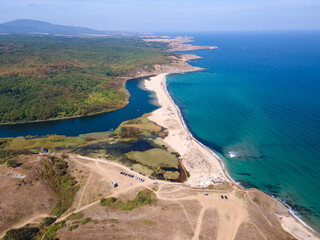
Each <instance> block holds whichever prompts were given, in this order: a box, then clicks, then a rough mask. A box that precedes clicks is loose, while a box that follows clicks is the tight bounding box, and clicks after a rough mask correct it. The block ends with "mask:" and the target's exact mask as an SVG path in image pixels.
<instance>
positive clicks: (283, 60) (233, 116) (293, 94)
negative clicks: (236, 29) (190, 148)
mask: <svg viewBox="0 0 320 240" xmlns="http://www.w3.org/2000/svg"><path fill="white" fill-rule="evenodd" d="M180 35H181V34H180ZM183 35H188V36H190V35H191V36H194V38H195V39H194V40H195V42H194V44H198V45H217V46H218V47H219V48H218V49H217V50H199V51H192V52H190V53H194V54H197V55H199V56H201V57H203V58H202V59H201V60H196V61H193V62H191V64H192V65H195V66H199V67H203V68H206V69H207V70H205V71H202V72H195V73H188V74H181V75H170V76H168V77H167V86H168V90H169V92H170V94H171V95H172V98H173V100H174V101H175V102H176V104H177V105H178V106H179V107H180V109H181V112H182V115H183V117H184V119H185V121H186V123H187V126H188V128H189V129H190V131H191V132H192V133H193V134H194V136H195V137H196V138H198V139H199V140H200V141H201V142H202V143H204V144H205V145H207V146H209V147H210V148H212V149H213V150H214V151H216V152H218V153H219V154H220V155H221V156H222V157H223V160H224V162H225V165H226V168H227V170H228V172H229V174H230V175H231V177H232V178H233V179H235V180H236V181H237V182H239V183H240V184H241V185H242V186H244V187H256V188H258V189H260V190H262V191H264V192H266V193H268V194H270V195H272V196H274V197H276V198H278V199H281V200H282V201H284V202H285V203H286V204H288V205H289V206H290V207H291V208H292V210H293V211H294V212H295V213H296V214H297V215H298V216H299V217H300V218H301V219H302V220H303V221H305V222H306V223H307V224H308V225H309V226H311V227H312V228H313V229H315V230H316V231H318V232H320V32H259V33H184V34H183Z"/></svg>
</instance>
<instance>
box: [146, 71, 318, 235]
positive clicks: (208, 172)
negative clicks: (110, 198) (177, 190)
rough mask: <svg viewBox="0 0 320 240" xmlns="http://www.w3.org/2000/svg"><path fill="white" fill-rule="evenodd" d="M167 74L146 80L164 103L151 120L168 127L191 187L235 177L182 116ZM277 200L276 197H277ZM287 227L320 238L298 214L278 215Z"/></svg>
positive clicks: (148, 85) (170, 143) (168, 142)
mask: <svg viewBox="0 0 320 240" xmlns="http://www.w3.org/2000/svg"><path fill="white" fill-rule="evenodd" d="M166 75H167V74H159V75H157V76H155V77H151V78H150V79H149V80H145V87H146V88H147V89H148V90H150V91H154V92H155V93H156V95H157V98H158V103H159V105H160V106H161V107H160V108H159V109H157V110H155V111H154V112H152V114H151V116H150V117H149V119H150V120H152V121H154V122H156V123H157V124H159V125H160V126H163V127H165V128H167V129H168V131H169V134H168V136H167V137H166V138H165V139H164V141H165V142H166V143H167V144H168V145H169V146H170V147H171V148H172V149H173V150H174V151H176V152H178V153H179V154H180V155H181V158H182V163H183V164H184V166H185V168H186V169H187V171H188V172H189V173H190V178H189V179H188V181H187V182H186V183H187V184H188V185H190V186H192V187H199V186H200V183H205V182H210V183H212V181H217V180H219V179H220V180H222V181H227V182H230V181H232V179H231V178H230V177H229V176H228V174H227V172H226V171H225V170H224V166H223V163H222V162H221V161H220V159H219V158H218V157H217V156H216V155H215V154H214V153H213V152H212V151H211V150H210V149H208V148H207V147H205V146H204V145H202V144H200V143H199V142H198V141H197V140H196V139H195V138H193V136H192V135H191V134H190V132H189V131H188V129H187V127H186V125H185V123H184V120H183V119H182V117H181V114H180V110H179V108H178V107H177V106H176V105H175V104H174V102H173V101H172V99H171V97H170V95H169V93H168V91H167V88H166ZM274 201H276V200H275V199H274ZM277 217H278V219H279V221H281V225H282V227H283V229H284V230H286V231H287V232H289V233H290V234H291V235H293V236H294V237H295V238H297V239H320V238H319V237H318V236H317V235H316V234H315V233H314V232H312V230H310V229H309V228H307V227H306V226H305V225H303V224H302V223H301V222H300V221H299V220H298V219H297V218H296V217H295V216H293V215H292V214H290V212H289V210H288V214H285V215H281V216H280V215H279V216H277Z"/></svg>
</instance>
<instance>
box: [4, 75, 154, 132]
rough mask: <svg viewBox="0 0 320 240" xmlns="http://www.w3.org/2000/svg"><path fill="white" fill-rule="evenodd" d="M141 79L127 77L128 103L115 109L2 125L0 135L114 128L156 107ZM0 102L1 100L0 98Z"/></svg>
mask: <svg viewBox="0 0 320 240" xmlns="http://www.w3.org/2000/svg"><path fill="white" fill-rule="evenodd" d="M141 81H143V80H141V79H134V80H129V81H127V84H126V87H127V89H128V91H129V92H130V94H131V97H130V99H129V104H128V105H127V106H126V107H125V108H122V109H120V110H118V111H115V112H110V113H105V114H100V115H95V116H90V117H82V118H75V119H67V120H59V121H48V122H37V123H26V124H15V125H2V126H0V138H4V137H18V136H27V135H31V136H36V135H38V136H45V135H47V134H59V135H67V136H78V135H79V134H84V133H90V132H105V131H109V130H110V129H116V128H117V127H118V126H119V125H120V123H122V122H123V121H127V120H129V119H134V118H138V117H141V116H142V115H143V114H145V113H149V112H152V111H153V110H155V109H156V108H157V106H155V104H153V102H154V97H153V95H152V94H151V93H150V92H148V91H146V90H143V89H142V88H140V87H139V84H140V83H141ZM0 102H1V101H0Z"/></svg>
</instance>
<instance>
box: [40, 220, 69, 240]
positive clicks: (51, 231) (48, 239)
mask: <svg viewBox="0 0 320 240" xmlns="http://www.w3.org/2000/svg"><path fill="white" fill-rule="evenodd" d="M65 226H66V222H65V221H62V222H58V223H55V224H53V225H51V226H50V227H49V228H48V230H47V232H46V233H45V235H44V237H43V240H53V239H55V237H56V236H57V232H58V231H59V230H60V229H62V228H64V227H65Z"/></svg>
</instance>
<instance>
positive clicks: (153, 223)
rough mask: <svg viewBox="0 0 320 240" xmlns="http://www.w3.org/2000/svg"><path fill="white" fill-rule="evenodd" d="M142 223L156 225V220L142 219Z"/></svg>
mask: <svg viewBox="0 0 320 240" xmlns="http://www.w3.org/2000/svg"><path fill="white" fill-rule="evenodd" d="M142 223H143V224H144V225H156V224H157V222H154V221H142Z"/></svg>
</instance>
